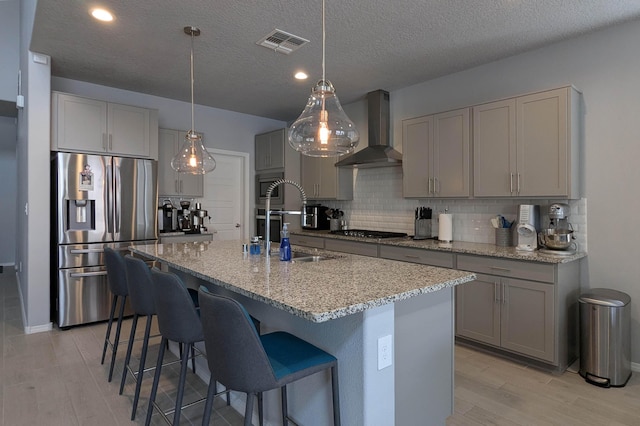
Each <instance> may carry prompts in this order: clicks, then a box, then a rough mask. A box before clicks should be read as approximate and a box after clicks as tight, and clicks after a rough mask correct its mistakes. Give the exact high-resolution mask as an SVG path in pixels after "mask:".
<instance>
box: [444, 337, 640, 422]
mask: <svg viewBox="0 0 640 426" xmlns="http://www.w3.org/2000/svg"><path fill="white" fill-rule="evenodd" d="M455 362H456V372H455V414H454V415H453V416H451V417H449V418H448V419H447V425H448V426H454V425H535V426H542V425H562V426H571V425H576V426H578V425H580V426H582V425H593V426H603V425H610V426H614V425H615V426H620V425H629V426H638V425H640V373H633V374H632V376H631V379H630V380H629V383H628V384H627V385H626V386H625V387H622V388H609V389H603V388H599V387H597V386H593V385H591V384H588V383H586V382H585V381H584V379H583V378H582V377H580V375H579V374H577V373H572V372H569V371H567V372H565V373H563V374H561V375H554V374H549V373H546V372H541V371H539V370H537V369H534V368H532V367H529V366H527V365H523V364H519V363H516V362H512V361H508V360H504V359H502V358H497V357H495V356H492V355H488V354H485V353H482V352H478V351H475V350H472V349H469V348H466V347H462V346H459V345H458V346H456V354H455Z"/></svg>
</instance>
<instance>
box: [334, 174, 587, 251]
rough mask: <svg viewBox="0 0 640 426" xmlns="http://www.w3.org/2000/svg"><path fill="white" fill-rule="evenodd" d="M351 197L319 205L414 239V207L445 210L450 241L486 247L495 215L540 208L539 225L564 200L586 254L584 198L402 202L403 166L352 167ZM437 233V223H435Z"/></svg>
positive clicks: (355, 223)
mask: <svg viewBox="0 0 640 426" xmlns="http://www.w3.org/2000/svg"><path fill="white" fill-rule="evenodd" d="M354 173H355V175H354V185H355V187H354V195H353V200H350V201H324V202H323V204H326V205H327V206H329V207H335V208H339V209H341V210H343V211H344V214H345V217H344V219H345V221H346V223H347V225H348V226H349V227H350V228H364V229H373V230H381V231H393V232H406V233H407V234H409V235H413V232H414V229H413V227H414V211H415V208H416V207H419V206H425V207H431V209H432V210H433V213H434V218H435V217H437V214H438V213H443V212H444V210H445V209H448V213H451V214H453V239H454V241H468V242H477V243H490V244H493V243H494V241H495V231H494V228H493V227H492V226H491V223H490V219H491V218H492V217H494V216H496V215H497V214H501V215H503V216H504V217H505V218H506V219H508V220H509V221H512V220H514V219H515V218H516V215H517V208H518V205H519V204H538V205H540V215H541V217H540V222H541V227H542V228H546V227H547V226H548V224H549V217H548V215H547V208H548V206H549V205H550V204H551V203H554V202H563V203H567V204H569V206H571V213H570V216H569V222H570V223H571V225H572V226H573V229H574V231H575V232H574V235H575V237H576V240H575V241H576V243H577V245H578V249H579V250H582V251H586V250H587V200H586V199H585V198H581V199H578V200H566V199H517V200H515V199H489V200H485V199H466V200H465V199H437V200H432V199H405V198H402V168H401V167H385V168H374V169H356V170H355V172H354ZM433 226H434V230H436V232H437V229H438V228H437V224H435V222H434V225H433Z"/></svg>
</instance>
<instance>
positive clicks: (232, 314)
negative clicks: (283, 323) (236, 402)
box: [200, 286, 340, 426]
mask: <svg viewBox="0 0 640 426" xmlns="http://www.w3.org/2000/svg"><path fill="white" fill-rule="evenodd" d="M200 310H201V318H202V326H203V331H204V341H205V348H206V350H207V362H208V364H209V370H211V380H210V381H209V389H208V392H207V402H206V405H205V411H204V416H203V420H202V424H203V425H208V424H209V418H210V416H211V407H212V405H213V397H214V395H215V392H216V382H220V383H222V384H223V385H224V386H226V387H227V389H231V390H236V391H239V392H244V393H246V394H247V403H246V408H245V418H244V424H245V426H250V425H251V417H252V415H253V400H254V397H255V396H256V395H257V394H258V393H261V392H265V391H268V390H270V389H277V388H280V389H281V393H282V424H283V425H287V424H288V420H289V419H288V413H287V384H289V383H292V382H294V381H296V380H299V379H301V378H303V377H307V376H310V375H312V374H315V373H317V372H319V371H322V370H326V369H331V386H332V390H333V423H334V425H335V426H339V425H340V397H339V393H338V360H337V359H336V358H335V357H334V356H333V355H330V354H328V353H327V352H325V351H323V350H322V349H320V348H317V347H316V346H314V345H312V344H310V343H308V342H306V341H304V340H302V339H299V338H297V337H296V336H294V335H292V334H289V333H286V332H283V331H277V332H275V333H268V334H263V335H259V334H258V332H257V330H256V328H255V326H254V325H253V322H252V320H251V317H250V316H249V314H248V312H247V311H246V309H245V308H244V307H243V306H242V305H241V304H240V303H239V302H238V301H236V300H234V299H231V298H228V297H224V296H219V295H215V294H212V293H210V292H209V291H208V290H207V289H206V288H205V287H203V286H201V287H200ZM214 379H215V380H214Z"/></svg>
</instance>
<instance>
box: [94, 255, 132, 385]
mask: <svg viewBox="0 0 640 426" xmlns="http://www.w3.org/2000/svg"><path fill="white" fill-rule="evenodd" d="M104 257H105V264H106V266H107V282H108V284H109V290H110V291H111V293H112V294H113V298H112V300H111V313H110V314H109V323H108V325H107V332H106V334H105V336H104V347H103V348H102V359H101V360H100V364H104V358H105V355H106V353H107V347H109V348H110V349H111V365H110V366H109V381H111V378H112V377H113V366H114V365H115V363H116V353H117V352H118V343H119V342H120V330H121V328H122V317H123V316H124V305H125V303H126V301H127V296H128V295H129V289H128V288H127V275H126V272H125V265H124V258H123V257H122V255H120V253H118V252H117V251H115V250H113V249H111V248H108V247H106V248H105V249H104ZM118 299H121V304H120V310H119V311H118V318H117V324H116V335H115V338H114V340H113V342H111V326H112V325H113V317H114V314H115V312H116V305H117V304H118Z"/></svg>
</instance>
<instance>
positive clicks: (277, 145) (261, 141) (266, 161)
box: [255, 129, 287, 171]
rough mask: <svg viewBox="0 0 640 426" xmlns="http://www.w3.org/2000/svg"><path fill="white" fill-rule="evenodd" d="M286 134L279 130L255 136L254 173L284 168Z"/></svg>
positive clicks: (285, 131)
mask: <svg viewBox="0 0 640 426" xmlns="http://www.w3.org/2000/svg"><path fill="white" fill-rule="evenodd" d="M286 134H287V129H279V130H275V131H272V132H268V133H262V134H259V135H256V136H255V157H256V171H258V170H269V169H282V168H284V149H285V142H286V141H285V139H286Z"/></svg>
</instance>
